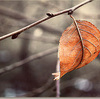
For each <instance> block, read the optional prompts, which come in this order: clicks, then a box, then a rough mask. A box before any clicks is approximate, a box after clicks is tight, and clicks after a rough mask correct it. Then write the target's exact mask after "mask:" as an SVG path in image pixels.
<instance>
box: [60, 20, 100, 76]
mask: <svg viewBox="0 0 100 99" xmlns="http://www.w3.org/2000/svg"><path fill="white" fill-rule="evenodd" d="M76 24H77V25H76ZM76 24H75V22H74V23H73V24H72V25H71V26H70V27H68V28H67V29H66V30H65V31H64V32H63V34H62V36H61V38H60V44H59V59H60V77H62V76H63V75H64V74H66V73H68V72H70V71H72V70H75V69H78V68H81V67H83V66H85V65H86V64H88V63H90V62H91V61H92V60H94V59H95V58H96V57H97V55H98V54H99V51H100V31H99V30H98V29H97V28H96V27H95V26H94V25H93V24H92V23H90V22H88V21H81V20H76Z"/></svg>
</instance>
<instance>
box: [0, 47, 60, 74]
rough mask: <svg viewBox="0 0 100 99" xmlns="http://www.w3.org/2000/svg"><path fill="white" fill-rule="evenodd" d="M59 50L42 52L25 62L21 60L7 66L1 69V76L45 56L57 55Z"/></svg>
mask: <svg viewBox="0 0 100 99" xmlns="http://www.w3.org/2000/svg"><path fill="white" fill-rule="evenodd" d="M57 50H58V47H54V48H51V49H48V50H46V51H43V52H40V53H38V54H34V55H31V56H29V57H27V58H25V59H24V60H21V61H19V62H16V63H14V64H11V65H9V66H6V67H4V68H1V69H0V75H1V74H3V73H6V72H8V71H11V70H13V69H15V68H18V67H20V66H22V65H24V64H26V63H28V62H30V61H32V60H35V59H39V58H42V57H43V56H46V55H49V54H52V53H55V52H57Z"/></svg>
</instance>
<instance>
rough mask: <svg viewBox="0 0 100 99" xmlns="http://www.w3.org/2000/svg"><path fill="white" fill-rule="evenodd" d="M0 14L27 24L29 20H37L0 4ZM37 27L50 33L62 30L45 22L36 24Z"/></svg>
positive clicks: (58, 32)
mask: <svg viewBox="0 0 100 99" xmlns="http://www.w3.org/2000/svg"><path fill="white" fill-rule="evenodd" d="M0 15H4V16H7V17H9V18H13V19H15V20H17V21H19V22H23V23H26V24H29V23H31V22H34V21H35V20H37V18H33V17H32V18H30V17H28V16H25V15H23V13H20V12H18V11H15V10H14V9H9V8H6V7H3V6H1V5H0ZM37 27H40V28H42V29H43V30H45V31H48V32H50V33H57V34H61V32H62V30H60V29H59V30H58V29H55V28H53V27H51V26H49V25H47V24H45V23H44V24H39V25H37Z"/></svg>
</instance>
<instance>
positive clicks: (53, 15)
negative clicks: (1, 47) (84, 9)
mask: <svg viewBox="0 0 100 99" xmlns="http://www.w3.org/2000/svg"><path fill="white" fill-rule="evenodd" d="M91 1H93V0H86V1H84V2H82V3H80V4H78V5H76V6H74V7H72V8H69V9H66V10H63V11H60V12H57V13H55V14H52V13H47V17H45V18H43V19H40V20H38V21H36V22H34V23H32V24H30V25H28V26H26V27H23V28H21V29H19V30H17V31H14V32H11V33H9V34H7V35H4V36H2V37H0V40H3V39H5V38H8V37H10V36H13V35H16V34H20V33H21V32H23V31H25V30H27V29H29V28H31V27H33V26H35V25H38V24H40V23H42V22H44V21H46V20H48V19H50V18H53V17H55V16H58V15H61V14H64V13H68V14H72V13H73V12H74V11H75V10H76V9H78V8H79V7H81V6H83V5H85V4H87V3H89V2H91Z"/></svg>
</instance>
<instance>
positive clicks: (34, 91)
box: [20, 78, 54, 97]
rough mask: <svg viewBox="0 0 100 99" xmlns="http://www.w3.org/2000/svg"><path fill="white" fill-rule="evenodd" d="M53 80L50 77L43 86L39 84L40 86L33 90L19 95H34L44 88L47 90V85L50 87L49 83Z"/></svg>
mask: <svg viewBox="0 0 100 99" xmlns="http://www.w3.org/2000/svg"><path fill="white" fill-rule="evenodd" d="M53 82H54V81H53V80H52V78H50V79H49V80H48V81H47V82H46V83H45V84H44V85H43V86H41V87H40V88H37V89H35V90H32V91H31V92H28V93H26V94H25V95H23V96H20V97H32V96H35V95H37V94H40V93H42V92H44V91H45V90H47V88H48V87H50V85H51V84H52V83H53Z"/></svg>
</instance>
